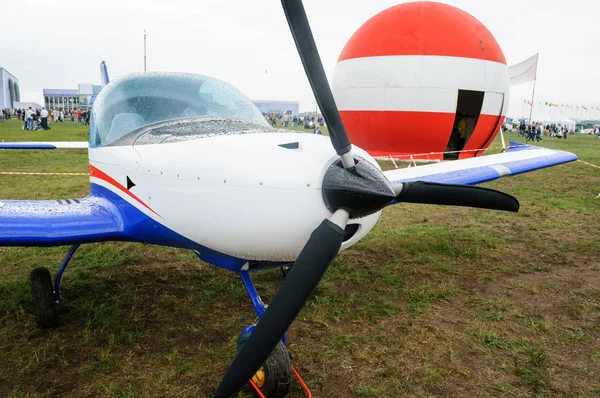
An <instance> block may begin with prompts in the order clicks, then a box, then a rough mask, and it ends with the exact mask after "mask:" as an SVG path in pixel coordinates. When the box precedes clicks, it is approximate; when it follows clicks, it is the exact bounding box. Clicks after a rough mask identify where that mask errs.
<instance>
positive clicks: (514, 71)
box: [508, 54, 539, 86]
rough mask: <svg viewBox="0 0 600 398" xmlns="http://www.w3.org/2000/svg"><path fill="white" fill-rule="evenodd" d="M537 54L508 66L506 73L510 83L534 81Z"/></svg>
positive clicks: (512, 84) (513, 84)
mask: <svg viewBox="0 0 600 398" xmlns="http://www.w3.org/2000/svg"><path fill="white" fill-rule="evenodd" d="M538 55H539V54H535V55H534V56H533V57H530V58H527V59H526V60H525V61H523V62H519V63H518V64H516V65H512V66H509V67H508V75H509V76H510V85H511V86H515V85H517V84H522V83H527V82H531V81H534V80H535V78H536V74H537V63H538Z"/></svg>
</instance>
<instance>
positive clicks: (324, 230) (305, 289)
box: [215, 210, 348, 398]
mask: <svg viewBox="0 0 600 398" xmlns="http://www.w3.org/2000/svg"><path fill="white" fill-rule="evenodd" d="M330 220H331V221H330ZM330 220H323V222H322V223H321V225H319V226H318V227H317V229H315V230H314V231H313V233H312V234H311V236H310V238H309V239H308V242H306V245H305V246H304V248H303V249H302V252H300V255H299V256H298V259H297V260H296V262H295V263H294V266H293V267H292V269H291V271H290V272H289V274H288V275H287V277H286V278H285V280H284V281H283V283H282V284H281V286H280V287H279V290H278V291H277V293H276V294H275V296H274V297H273V299H272V300H271V303H270V304H269V307H268V308H267V311H266V312H265V313H264V314H263V316H262V317H261V318H260V320H259V322H258V324H257V325H256V327H255V328H254V330H253V331H252V334H251V335H250V337H249V338H248V340H247V341H246V343H244V345H243V346H242V347H241V348H240V350H239V352H238V354H237V356H236V357H235V359H234V360H233V362H232V363H231V366H229V369H227V373H226V374H225V377H223V380H222V381H221V384H220V385H219V387H218V388H217V391H216V392H215V398H229V397H232V396H234V395H235V394H236V393H237V392H238V391H239V390H240V389H241V388H242V387H243V386H244V385H245V384H246V383H247V382H248V380H250V379H251V378H252V376H253V375H254V374H255V373H256V372H257V371H258V370H259V369H260V367H261V366H262V365H263V363H264V362H265V361H266V360H267V358H268V357H269V355H270V354H271V351H273V349H274V348H275V346H276V345H277V344H278V343H279V341H281V339H282V338H283V335H284V334H285V332H286V331H287V330H288V328H289V327H290V325H291V324H292V322H293V321H294V319H295V318H296V316H297V315H298V313H299V312H300V310H301V309H302V307H303V306H304V303H305V302H306V299H307V298H308V297H309V296H310V294H311V292H312V291H313V290H314V288H315V287H316V286H317V284H318V283H319V281H320V280H321V278H322V277H323V274H324V273H325V271H327V268H328V267H329V264H331V261H332V260H333V259H334V257H335V256H336V254H337V253H338V251H339V250H340V246H341V245H342V240H343V237H344V228H346V223H347V222H348V213H347V212H346V211H344V210H339V211H337V212H336V213H334V215H333V216H332V217H331V219H330Z"/></svg>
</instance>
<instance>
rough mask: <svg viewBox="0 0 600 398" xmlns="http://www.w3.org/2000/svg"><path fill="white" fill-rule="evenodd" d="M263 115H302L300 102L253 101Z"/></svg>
mask: <svg viewBox="0 0 600 398" xmlns="http://www.w3.org/2000/svg"><path fill="white" fill-rule="evenodd" d="M252 102H254V105H256V107H257V108H258V109H259V110H260V111H261V112H262V113H270V114H280V115H285V114H286V113H287V114H288V115H297V114H298V113H300V103H299V102H298V101H260V100H252Z"/></svg>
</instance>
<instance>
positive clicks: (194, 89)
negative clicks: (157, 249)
mask: <svg viewBox="0 0 600 398" xmlns="http://www.w3.org/2000/svg"><path fill="white" fill-rule="evenodd" d="M178 120H181V126H180V127H181V128H180V130H183V129H184V128H183V127H185V126H186V125H187V128H185V130H186V135H187V136H190V135H194V134H196V135H198V134H202V135H205V134H227V133H233V132H234V131H240V128H241V127H243V128H244V129H246V130H248V129H255V130H265V129H270V126H269V123H268V122H267V121H266V120H265V118H264V117H263V115H262V114H261V113H260V111H259V110H258V109H257V108H256V106H255V105H254V104H253V103H252V102H251V101H250V100H249V99H248V98H247V97H246V96H245V95H244V94H242V93H241V92H240V91H239V90H237V89H236V88H234V87H233V86H231V85H229V84H227V83H225V82H223V81H221V80H218V79H214V78H211V77H207V76H202V75H195V74H188V73H161V72H148V73H143V74H134V75H128V76H125V77H122V78H120V79H118V80H115V81H113V82H111V83H110V84H109V85H108V86H106V88H105V89H104V90H102V92H101V93H100V95H98V98H97V99H96V101H95V103H94V108H93V111H92V116H91V125H90V135H89V141H90V147H101V146H106V145H109V144H111V143H113V142H115V141H117V140H119V139H121V138H122V137H125V136H127V135H128V134H129V133H131V132H133V131H140V130H144V129H143V128H144V127H148V126H162V129H155V130H152V129H150V127H149V128H148V130H152V132H154V133H158V134H165V135H168V134H172V133H173V126H172V125H173V124H178V123H175V122H173V123H163V122H171V121H178ZM165 124H167V125H169V124H170V125H171V129H169V128H165ZM115 145H116V144H115Z"/></svg>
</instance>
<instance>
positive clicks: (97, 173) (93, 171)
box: [90, 164, 162, 218]
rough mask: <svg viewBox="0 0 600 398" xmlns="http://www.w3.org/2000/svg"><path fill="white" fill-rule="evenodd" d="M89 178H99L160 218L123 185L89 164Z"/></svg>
mask: <svg viewBox="0 0 600 398" xmlns="http://www.w3.org/2000/svg"><path fill="white" fill-rule="evenodd" d="M90 177H96V178H99V179H101V180H102V181H105V182H107V183H109V184H110V185H112V186H114V187H116V188H118V189H119V190H121V191H122V192H124V193H125V194H127V195H128V196H129V197H131V198H132V199H134V200H135V201H137V202H138V203H139V204H141V205H142V206H144V207H145V208H147V209H148V210H150V211H151V212H152V213H154V214H156V215H157V216H159V217H160V214H158V213H157V212H155V211H154V210H152V209H151V208H150V207H149V206H148V205H147V204H145V203H144V202H142V200H141V199H140V198H138V197H137V196H135V195H134V194H132V193H131V192H130V191H129V190H128V189H127V188H125V187H124V186H123V185H121V184H119V183H118V182H117V181H116V180H115V179H114V178H112V177H111V176H109V175H108V174H106V173H105V172H103V171H102V170H100V169H97V168H95V167H94V166H92V165H91V164H90ZM161 218H162V217H161Z"/></svg>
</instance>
